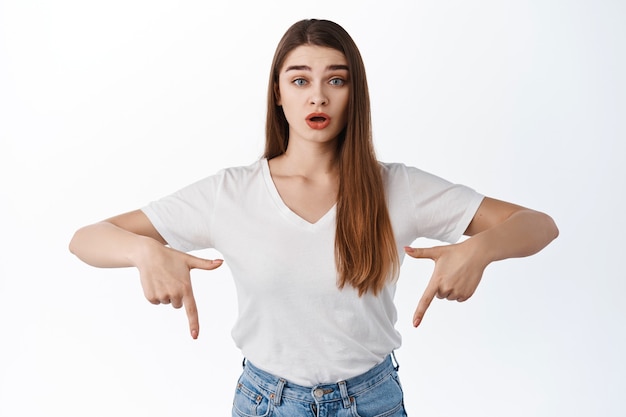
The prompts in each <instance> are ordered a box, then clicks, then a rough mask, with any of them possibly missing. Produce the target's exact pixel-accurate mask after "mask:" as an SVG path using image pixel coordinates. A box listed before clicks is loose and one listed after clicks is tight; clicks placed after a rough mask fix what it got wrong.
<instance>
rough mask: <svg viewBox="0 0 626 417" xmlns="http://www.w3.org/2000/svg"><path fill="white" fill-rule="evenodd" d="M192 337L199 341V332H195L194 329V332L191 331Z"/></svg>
mask: <svg viewBox="0 0 626 417" xmlns="http://www.w3.org/2000/svg"><path fill="white" fill-rule="evenodd" d="M191 337H193V338H194V339H197V338H198V331H197V330H195V329H194V330H192V331H191Z"/></svg>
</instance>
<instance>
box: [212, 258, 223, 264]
mask: <svg viewBox="0 0 626 417" xmlns="http://www.w3.org/2000/svg"><path fill="white" fill-rule="evenodd" d="M222 262H224V260H223V259H213V260H212V261H211V263H214V264H221V263H222Z"/></svg>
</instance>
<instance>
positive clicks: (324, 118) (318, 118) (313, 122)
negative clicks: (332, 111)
mask: <svg viewBox="0 0 626 417" xmlns="http://www.w3.org/2000/svg"><path fill="white" fill-rule="evenodd" d="M306 123H307V124H308V125H309V127H310V128H311V129H324V128H325V127H326V126H328V125H329V124H330V116H328V115H327V114H324V113H312V114H309V115H308V116H307V118H306Z"/></svg>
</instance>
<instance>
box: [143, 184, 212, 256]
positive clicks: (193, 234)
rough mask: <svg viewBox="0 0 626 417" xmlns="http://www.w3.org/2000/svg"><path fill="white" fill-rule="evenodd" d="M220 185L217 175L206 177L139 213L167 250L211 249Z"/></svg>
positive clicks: (153, 203) (157, 201)
mask: <svg viewBox="0 0 626 417" xmlns="http://www.w3.org/2000/svg"><path fill="white" fill-rule="evenodd" d="M220 182H221V175H219V174H217V175H215V176H210V177H207V178H205V179H202V180H200V181H198V182H196V183H194V184H191V185H189V186H187V187H185V188H182V189H180V190H178V191H176V192H175V193H173V194H171V195H169V196H167V197H164V198H161V199H159V200H156V201H153V202H151V203H150V204H148V205H147V206H145V207H142V209H141V210H142V211H143V212H144V213H145V215H146V216H147V217H148V219H149V220H150V221H151V222H152V225H153V226H154V227H155V228H156V230H157V231H158V232H159V233H160V234H161V236H163V239H165V241H166V242H167V244H168V245H169V246H170V247H172V248H174V249H177V250H181V251H184V252H189V251H192V250H199V249H206V248H211V247H213V242H212V239H211V224H212V219H213V212H214V207H215V204H216V199H217V195H218V191H219V187H220Z"/></svg>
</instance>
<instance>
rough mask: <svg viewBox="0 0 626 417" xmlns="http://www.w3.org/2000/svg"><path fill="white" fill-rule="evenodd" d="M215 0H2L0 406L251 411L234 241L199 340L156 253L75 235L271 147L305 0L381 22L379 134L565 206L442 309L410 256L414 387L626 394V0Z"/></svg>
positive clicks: (573, 400) (458, 392) (72, 412)
mask: <svg viewBox="0 0 626 417" xmlns="http://www.w3.org/2000/svg"><path fill="white" fill-rule="evenodd" d="M214 3H215V2H207V1H171V0H170V1H165V0H161V1H147V0H123V1H121V0H110V1H107V2H86V1H79V0H74V1H72V0H57V1H55V2H45V1H35V0H0V198H1V204H0V231H1V232H0V233H2V237H3V243H2V251H1V252H0V335H1V336H0V337H1V339H0V340H1V341H0V352H1V355H0V415H2V416H7V417H18V416H20V417H21V416H64V417H67V416H80V417H83V416H109V415H119V416H131V415H142V416H143V415H150V416H155V417H156V416H172V415H186V416H217V415H229V414H228V413H229V412H230V403H231V398H232V393H233V388H234V384H235V380H236V378H237V376H238V374H239V372H240V369H241V368H240V361H241V356H240V354H239V352H238V351H237V350H236V348H235V347H234V344H233V343H232V341H231V339H230V334H229V331H230V326H231V325H232V323H233V321H234V313H235V308H236V306H235V303H236V300H235V296H234V293H233V286H232V284H231V280H230V277H229V273H228V268H227V266H224V267H222V268H221V269H220V270H218V271H215V272H214V273H198V274H196V275H194V284H195V293H196V297H197V300H198V302H199V308H200V320H201V326H202V331H201V335H200V339H199V340H197V341H193V340H191V338H189V337H188V335H187V331H188V330H187V324H186V318H185V315H184V311H182V310H172V309H171V308H169V307H163V306H160V307H155V306H152V305H150V304H149V303H148V302H147V301H145V299H144V298H143V295H142V292H141V288H140V285H139V282H138V279H137V274H136V273H135V271H133V270H130V269H128V270H98V269H95V268H91V267H88V266H86V265H84V264H82V263H81V262H80V261H78V260H77V259H76V258H74V257H73V256H72V255H71V254H70V253H69V252H68V250H67V243H68V242H69V239H70V237H71V235H72V234H73V232H74V231H75V230H76V229H77V228H79V227H80V226H83V225H85V224H88V223H92V222H94V221H97V220H100V219H103V218H106V217H108V216H111V215H114V214H117V213H120V212H124V211H127V210H132V209H135V208H138V207H140V206H142V205H144V204H146V203H147V202H149V201H151V200H153V199H156V198H159V197H161V196H163V195H166V194H169V193H170V192H172V191H174V190H176V189H177V188H179V187H181V186H183V185H186V184H188V183H190V182H192V181H195V180H197V179H199V178H201V177H203V176H205V175H208V174H211V173H213V172H215V171H217V170H218V169H220V168H222V167H226V166H231V165H239V164H248V163H250V162H252V161H253V160H255V159H256V158H257V157H258V156H259V155H260V152H261V150H262V147H263V120H264V115H265V107H264V106H265V93H266V92H265V89H266V81H267V73H268V69H269V64H270V60H271V56H272V54H273V51H274V48H275V45H276V43H277V41H278V39H279V38H280V36H281V35H282V33H283V32H284V30H285V29H286V28H287V27H288V26H289V25H290V24H292V23H293V22H295V21H296V20H299V19H301V18H305V17H323V18H329V19H332V20H335V21H337V22H338V23H340V24H342V25H343V26H344V27H345V28H346V29H347V30H348V31H349V32H350V33H351V34H352V35H353V37H354V39H355V40H356V42H357V44H358V45H359V46H360V48H361V52H362V54H363V56H364V59H365V62H366V66H367V68H368V77H369V81H370V89H371V94H372V100H373V116H374V129H375V140H376V144H377V148H378V152H379V157H380V159H382V160H386V161H402V162H405V163H407V164H411V165H416V166H419V167H421V168H423V169H426V170H428V171H431V172H433V173H436V174H438V175H441V176H443V177H445V178H448V179H450V180H452V181H455V182H461V183H465V184H468V185H470V186H472V187H474V188H476V189H477V190H479V191H481V192H483V193H486V194H488V195H490V196H493V197H496V198H501V199H505V200H510V201H513V202H516V203H519V204H522V205H526V206H529V207H532V208H536V209H539V210H543V211H546V212H547V213H549V214H551V215H552V216H553V217H554V218H555V220H556V221H557V224H558V225H559V227H560V230H561V236H560V237H559V239H558V240H557V241H555V242H554V243H553V244H552V245H550V246H549V247H548V248H547V249H546V250H545V251H543V252H541V253H540V254H538V255H537V256H534V257H531V258H526V259H517V260H507V261H503V262H500V263H498V264H494V265H492V266H490V267H489V269H488V270H487V272H486V274H485V277H484V279H483V282H482V284H481V286H480V287H479V290H478V292H477V294H476V295H475V296H474V297H473V298H472V299H471V300H470V301H468V302H467V303H463V304H458V303H450V302H445V301H440V300H435V302H434V304H433V306H432V307H431V308H430V310H429V311H428V315H427V317H426V318H425V321H424V323H423V324H422V326H420V328H419V329H417V330H415V329H413V328H412V327H411V325H410V322H411V316H412V313H413V309H414V307H415V305H416V303H417V300H418V299H419V296H420V295H421V291H422V290H423V288H424V286H425V284H426V282H427V280H428V278H429V272H430V270H431V268H432V264H430V263H429V262H427V261H424V262H421V261H416V260H411V259H408V260H407V261H406V262H405V266H404V269H403V274H404V275H403V277H402V280H401V283H400V287H399V294H398V297H397V304H398V310H399V316H400V320H399V323H398V328H399V329H400V331H401V332H402V333H403V335H404V346H403V347H402V348H401V349H400V350H399V352H398V358H399V360H400V363H401V365H402V367H401V370H400V372H401V377H402V378H403V383H404V387H405V391H406V397H407V398H406V403H407V408H408V410H409V413H410V414H411V415H421V416H430V417H437V416H442V417H443V416H467V417H469V416H481V417H484V416H499V415H507V416H525V417H526V416H546V417H548V416H565V415H567V416H598V415H602V416H623V415H625V414H626V407H625V406H624V403H623V399H622V396H623V393H624V392H625V391H626V377H625V375H626V364H625V360H624V352H626V341H625V335H626V330H625V329H626V327H625V326H624V323H623V321H624V318H625V316H626V308H625V307H624V302H623V299H624V293H626V283H625V280H624V278H625V273H624V271H623V263H622V260H623V249H624V244H623V235H624V231H625V223H624V216H623V207H624V206H623V201H624V199H623V197H624V190H625V185H626V184H625V182H626V181H625V180H626V170H625V169H624V167H623V164H624V162H623V161H624V156H625V155H626V152H625V145H624V141H625V139H626V126H625V121H624V119H625V117H624V116H625V115H626V102H625V101H624V97H625V96H626V82H625V81H624V79H625V78H624V74H626V57H625V51H626V41H625V40H626V30H625V29H624V28H625V26H624V24H623V23H624V21H625V19H626V6H625V3H624V2H621V1H617V0H616V1H608V0H605V1H591V0H580V1H565V0H563V1H558V0H547V1H546V0H543V1H542V0H532V1H527V2H517V1H502V0H500V1H496V0H492V1H489V0H477V1H472V2H467V1H461V0H457V1H406V2H399V1H395V2H394V1H387V2H380V1H352V2H336V1H326V0H323V1H317V2H295V1H293V0H274V1H268V2H254V1H231V2H223V3H221V4H219V5H214ZM432 243H433V242H418V244H424V245H426V244H432ZM200 254H201V255H203V256H212V255H213V254H212V253H210V252H207V253H200Z"/></svg>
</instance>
